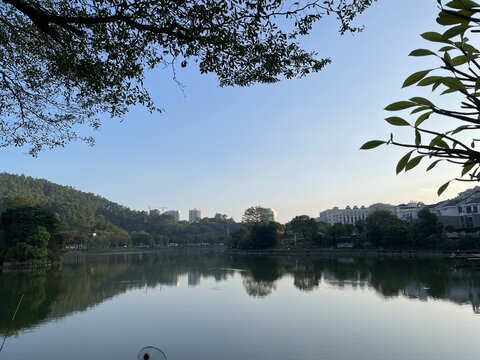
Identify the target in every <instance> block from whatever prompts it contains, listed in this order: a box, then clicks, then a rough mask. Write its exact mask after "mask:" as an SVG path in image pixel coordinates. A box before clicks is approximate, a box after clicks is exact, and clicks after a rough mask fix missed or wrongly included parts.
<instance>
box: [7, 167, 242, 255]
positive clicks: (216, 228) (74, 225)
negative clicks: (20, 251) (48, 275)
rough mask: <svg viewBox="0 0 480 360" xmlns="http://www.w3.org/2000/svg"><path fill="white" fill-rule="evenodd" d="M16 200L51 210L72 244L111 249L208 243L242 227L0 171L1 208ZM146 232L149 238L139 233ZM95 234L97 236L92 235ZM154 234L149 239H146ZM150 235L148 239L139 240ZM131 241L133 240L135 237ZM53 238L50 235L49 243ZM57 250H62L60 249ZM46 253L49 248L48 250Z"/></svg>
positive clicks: (218, 217) (227, 220)
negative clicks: (137, 207)
mask: <svg viewBox="0 0 480 360" xmlns="http://www.w3.org/2000/svg"><path fill="white" fill-rule="evenodd" d="M12 199H14V203H18V204H23V205H26V206H35V205H38V206H39V208H41V209H42V210H45V211H48V212H50V213H52V214H53V215H54V217H55V219H57V220H58V223H59V233H60V234H61V235H62V237H63V238H65V239H66V241H67V244H68V245H70V246H81V245H87V246H89V247H115V246H125V245H127V246H129V245H132V243H135V244H137V245H139V244H143V245H145V246H149V245H153V244H155V245H166V244H168V243H169V242H174V243H178V244H195V243H210V244H218V243H222V242H224V241H225V239H226V237H227V234H228V233H229V232H234V231H235V230H237V229H238V228H239V227H240V225H239V224H237V223H236V222H235V221H234V220H233V219H231V218H228V217H227V216H226V215H221V214H216V215H215V216H214V217H213V218H203V219H201V220H200V221H199V222H197V223H194V224H188V222H186V221H181V222H178V223H176V222H174V220H173V218H172V217H171V216H169V215H165V214H162V215H148V214H147V212H145V211H134V210H131V209H129V208H127V207H125V206H121V205H119V204H116V203H114V202H111V201H109V200H107V199H105V198H102V197H101V196H97V195H94V194H91V193H85V192H81V191H78V190H75V189H73V188H72V187H69V186H61V185H57V184H54V183H52V182H49V181H47V180H43V179H34V178H31V177H27V176H23V175H21V176H18V175H11V174H6V173H0V212H2V210H5V209H6V208H7V207H10V206H11V204H12ZM143 233H147V234H148V235H147V237H143V238H142V237H138V236H137V235H139V234H143ZM93 234H95V236H93ZM152 237H153V243H152V241H150V239H151V238H152ZM139 238H142V239H148V241H146V242H142V241H137V240H138V239H139ZM134 239H135V241H134ZM54 243H55V238H54V237H52V238H51V239H50V244H51V246H53V244H54ZM57 250H60V249H59V248H58V249H57ZM50 251H53V249H51V250H50Z"/></svg>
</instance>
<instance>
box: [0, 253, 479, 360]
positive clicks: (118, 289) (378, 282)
mask: <svg viewBox="0 0 480 360" xmlns="http://www.w3.org/2000/svg"><path fill="white" fill-rule="evenodd" d="M22 294H24V299H23V302H22V303H21V305H20V309H19V312H18V314H17V317H16V319H15V321H13V322H11V317H12V315H13V312H14V311H15V307H16V305H17V303H18V300H19V299H20V297H21V296H22ZM479 294H480V268H479V267H474V266H473V265H472V264H470V263H465V264H461V263H457V264H455V263H454V262H451V261H445V260H405V259H401V260H399V259H351V258H320V257H318V258H317V257H276V258H275V257H274V258H261V257H230V256H226V255H224V254H222V253H218V252H217V253H215V252H192V251H168V252H166V251H165V252H155V253H144V254H130V255H128V254H121V255H89V256H83V257H81V256H78V257H69V258H67V259H66V261H65V264H63V266H62V268H61V269H59V270H42V271H38V272H28V273H3V274H2V273H0V334H1V335H2V340H3V336H4V335H5V334H6V332H7V328H8V327H11V328H10V335H9V337H8V338H7V339H6V342H5V347H4V349H3V350H2V352H0V359H22V360H23V359H132V360H133V359H136V355H137V352H138V350H139V349H140V348H142V347H143V346H146V345H154V346H158V347H160V348H162V349H163V350H164V351H165V353H166V355H167V357H168V359H169V360H187V359H188V360H190V359H192V360H193V359H208V360H216V359H222V360H223V359H225V360H226V359H242V360H244V359H252V360H256V359H262V360H263V359H265V360H270V359H271V360H287V359H301V360H307V359H312V360H313V359H333V360H336V359H338V360H348V359H359V360H360V359H368V360H377V359H378V360H380V359H381V360H385V359H398V360H400V359H401V360H409V359H412V360H413V359H416V360H417V359H418V360H421V359H432V360H434V359H435V360H447V359H448V360H451V359H459V360H460V359H461V360H470V359H472V360H473V359H478V358H479V356H480V348H479V346H478V340H479V339H480V315H479V312H480V309H479Z"/></svg>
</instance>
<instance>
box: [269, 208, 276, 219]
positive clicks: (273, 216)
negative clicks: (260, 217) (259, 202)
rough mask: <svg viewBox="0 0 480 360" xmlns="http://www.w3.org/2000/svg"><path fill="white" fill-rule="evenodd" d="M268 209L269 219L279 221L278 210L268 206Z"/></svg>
mask: <svg viewBox="0 0 480 360" xmlns="http://www.w3.org/2000/svg"><path fill="white" fill-rule="evenodd" d="M266 210H267V211H268V215H269V217H270V218H269V219H268V220H270V221H277V212H276V211H275V210H273V209H272V208H266Z"/></svg>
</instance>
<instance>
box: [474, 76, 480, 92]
mask: <svg viewBox="0 0 480 360" xmlns="http://www.w3.org/2000/svg"><path fill="white" fill-rule="evenodd" d="M478 89H480V77H478V78H477V80H476V81H475V91H478Z"/></svg>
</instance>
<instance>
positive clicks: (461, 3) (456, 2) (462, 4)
mask: <svg viewBox="0 0 480 360" xmlns="http://www.w3.org/2000/svg"><path fill="white" fill-rule="evenodd" d="M445 6H448V7H451V8H452V9H467V10H468V9H471V8H474V7H478V6H480V5H479V4H478V3H476V2H475V1H471V0H453V1H450V2H449V3H447V4H445Z"/></svg>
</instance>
